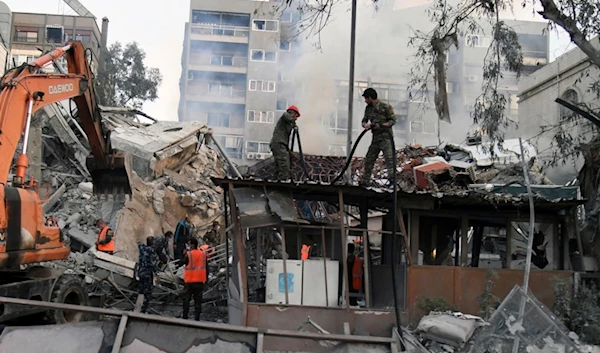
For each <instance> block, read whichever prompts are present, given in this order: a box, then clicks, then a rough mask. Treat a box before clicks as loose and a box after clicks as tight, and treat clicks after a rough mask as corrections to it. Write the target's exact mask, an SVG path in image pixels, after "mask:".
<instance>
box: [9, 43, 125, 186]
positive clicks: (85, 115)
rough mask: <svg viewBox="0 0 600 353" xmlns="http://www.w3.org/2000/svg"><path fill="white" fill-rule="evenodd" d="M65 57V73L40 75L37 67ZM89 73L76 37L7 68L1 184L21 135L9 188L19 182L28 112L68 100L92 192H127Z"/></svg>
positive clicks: (122, 163) (119, 156)
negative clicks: (87, 151)
mask: <svg viewBox="0 0 600 353" xmlns="http://www.w3.org/2000/svg"><path fill="white" fill-rule="evenodd" d="M61 57H65V59H66V61H67V65H68V72H69V73H68V74H45V73H40V71H41V68H42V67H44V66H46V65H48V64H50V63H51V62H52V61H56V60H57V59H59V58H61ZM92 77H93V73H92V70H91V67H90V65H89V63H88V59H87V56H86V50H85V48H84V46H83V45H82V44H81V42H79V41H73V42H69V43H67V45H66V46H64V47H62V48H57V49H55V50H53V51H51V52H50V53H48V54H46V55H44V56H42V57H40V58H38V59H37V60H35V61H33V62H31V63H29V64H24V65H22V66H20V67H18V68H16V69H13V70H11V71H9V72H8V73H7V74H6V75H5V76H4V77H3V78H2V81H1V82H0V152H1V155H2V157H1V158H0V183H1V184H4V185H6V183H7V179H8V175H9V172H10V169H11V165H12V156H13V155H14V153H15V151H16V150H17V146H18V143H19V141H20V139H21V135H22V134H23V149H22V153H21V154H20V156H19V157H18V158H17V162H16V172H15V177H14V180H13V186H17V187H19V186H23V185H24V183H25V174H26V170H27V167H28V164H29V162H28V158H27V154H26V152H27V143H28V139H29V126H30V124H31V118H32V116H33V114H34V113H35V112H36V111H37V110H39V109H40V108H42V107H43V106H45V105H49V104H52V103H57V102H60V101H64V100H67V99H73V100H74V102H75V104H76V106H77V110H78V117H79V119H80V122H81V125H82V127H83V130H84V132H85V134H86V135H87V138H88V140H89V144H90V147H91V150H92V156H90V157H88V160H87V167H88V170H89V172H90V174H91V175H92V180H93V184H94V192H95V193H112V192H113V191H114V192H124V193H127V194H129V193H131V188H130V185H129V178H128V177H127V172H126V169H125V156H124V155H123V154H121V153H113V151H112V150H111V148H110V139H109V135H108V133H105V132H104V130H103V128H102V125H101V118H100V112H99V110H98V108H97V103H96V96H95V94H94V85H93V82H92Z"/></svg>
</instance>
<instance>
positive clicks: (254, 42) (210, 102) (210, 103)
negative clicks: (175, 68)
mask: <svg viewBox="0 0 600 353" xmlns="http://www.w3.org/2000/svg"><path fill="white" fill-rule="evenodd" d="M281 7H282V5H281V3H273V2H260V1H243V0H192V1H191V7H190V18H189V22H188V23H187V24H186V29H185V36H184V50H183V56H182V76H181V80H180V92H181V98H180V107H179V120H180V121H200V122H203V123H206V124H207V125H208V126H210V127H211V128H213V130H214V132H215V137H216V138H217V139H218V140H219V141H220V142H221V145H222V146H223V148H224V149H225V150H226V152H227V153H228V154H229V157H230V158H232V159H234V160H235V161H237V162H240V161H244V162H246V161H248V162H251V161H252V160H260V159H266V158H268V157H270V156H271V151H270V148H269V140H270V138H271V134H272V132H273V128H274V126H275V123H276V121H277V119H278V118H279V115H280V114H281V113H282V111H284V110H285V109H286V108H287V101H285V99H282V97H286V96H288V95H289V94H290V93H292V92H293V87H291V84H289V82H286V78H285V76H284V71H283V70H282V69H283V68H284V67H287V66H290V65H293V61H294V60H293V55H292V53H293V48H294V43H293V42H292V40H291V33H292V31H291V29H290V26H291V25H292V23H293V21H294V19H295V18H294V17H295V16H292V13H291V12H286V11H283V10H282V9H281Z"/></svg>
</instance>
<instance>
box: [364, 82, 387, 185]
mask: <svg viewBox="0 0 600 353" xmlns="http://www.w3.org/2000/svg"><path fill="white" fill-rule="evenodd" d="M362 96H363V97H364V98H365V103H367V106H366V107H365V117H364V118H363V120H362V126H363V128H364V129H365V130H371V132H372V133H373V140H372V141H371V145H370V146H369V150H368V151H367V155H366V157H365V164H364V166H363V168H364V171H363V176H362V179H361V181H360V185H368V184H369V183H370V181H371V174H372V173H373V166H374V165H375V161H376V160H377V157H378V156H379V152H381V151H383V158H384V159H385V164H386V166H387V170H388V175H390V177H389V180H392V178H391V175H393V174H391V172H392V170H393V168H394V159H393V158H394V157H395V156H394V155H395V153H394V151H392V140H391V139H392V138H393V131H391V128H392V126H393V125H394V124H395V123H396V116H395V115H394V108H392V106H391V105H389V104H387V103H383V102H380V101H379V100H378V99H377V91H375V90H374V89H373V88H367V89H366V90H365V91H364V93H363V95H362ZM390 132H391V134H390Z"/></svg>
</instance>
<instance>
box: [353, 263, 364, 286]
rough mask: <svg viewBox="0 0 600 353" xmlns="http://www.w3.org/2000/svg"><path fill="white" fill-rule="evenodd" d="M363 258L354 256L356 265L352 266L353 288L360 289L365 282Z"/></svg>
mask: <svg viewBox="0 0 600 353" xmlns="http://www.w3.org/2000/svg"><path fill="white" fill-rule="evenodd" d="M363 263H364V261H363V259H361V258H360V257H358V256H355V257H354V265H353V266H352V288H354V289H355V290H359V289H361V288H362V282H363Z"/></svg>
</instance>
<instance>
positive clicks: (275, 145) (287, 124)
mask: <svg viewBox="0 0 600 353" xmlns="http://www.w3.org/2000/svg"><path fill="white" fill-rule="evenodd" d="M299 117H300V110H298V107H296V106H295V105H290V106H289V107H288V108H287V111H286V112H285V113H283V115H281V118H279V121H277V125H275V130H273V138H271V143H270V145H269V146H270V147H271V152H273V158H274V159H275V169H276V174H277V179H278V180H288V179H290V175H291V174H290V172H291V169H290V148H289V143H290V134H291V133H292V131H293V130H295V129H298V126H297V125H296V119H298V118H299Z"/></svg>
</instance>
